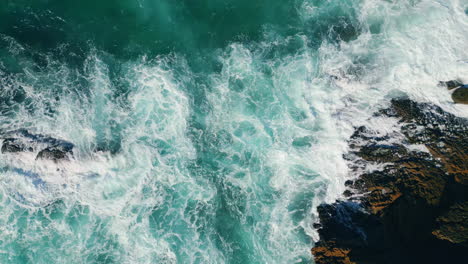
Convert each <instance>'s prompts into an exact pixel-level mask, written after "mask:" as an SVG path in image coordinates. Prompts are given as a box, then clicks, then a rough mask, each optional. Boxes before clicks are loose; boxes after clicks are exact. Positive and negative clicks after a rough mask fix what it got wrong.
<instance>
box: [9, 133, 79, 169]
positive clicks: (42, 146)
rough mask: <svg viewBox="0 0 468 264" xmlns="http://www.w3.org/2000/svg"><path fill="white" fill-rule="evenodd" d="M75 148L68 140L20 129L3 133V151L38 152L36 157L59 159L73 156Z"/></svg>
mask: <svg viewBox="0 0 468 264" xmlns="http://www.w3.org/2000/svg"><path fill="white" fill-rule="evenodd" d="M73 148H74V145H73V144H72V143H70V142H68V141H65V140H61V139H56V138H53V137H50V136H45V135H41V134H34V133H30V132H29V131H28V130H26V129H19V130H14V131H10V132H7V133H5V134H4V135H3V142H2V148H1V152H2V153H18V152H38V154H37V156H36V159H48V160H53V161H59V160H68V159H69V158H70V157H71V156H73Z"/></svg>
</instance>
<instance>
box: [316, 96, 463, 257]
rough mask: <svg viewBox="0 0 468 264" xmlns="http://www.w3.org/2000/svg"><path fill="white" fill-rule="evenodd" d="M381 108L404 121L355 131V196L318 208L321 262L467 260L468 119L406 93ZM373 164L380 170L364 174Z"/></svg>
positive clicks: (351, 185) (349, 184)
mask: <svg viewBox="0 0 468 264" xmlns="http://www.w3.org/2000/svg"><path fill="white" fill-rule="evenodd" d="M459 89H465V90H467V91H468V89H467V88H459ZM377 115H384V116H389V117H392V118H398V119H399V120H400V124H401V126H398V127H396V128H395V131H392V132H390V133H389V134H387V135H381V134H379V133H376V132H374V131H372V130H370V129H368V128H365V127H360V128H357V129H356V131H355V133H354V134H353V136H352V137H351V139H350V142H349V145H350V148H351V152H350V154H348V155H347V156H346V158H347V159H348V160H349V161H350V168H351V173H358V174H357V175H354V176H355V177H353V178H355V180H349V181H347V182H346V186H347V187H348V188H349V189H348V190H347V194H349V193H352V194H353V195H352V196H350V195H347V196H345V197H348V198H347V200H345V201H337V202H335V203H333V204H331V205H330V204H324V205H320V206H319V207H318V213H319V218H320V226H319V227H320V228H319V229H318V232H319V235H320V241H319V242H318V243H317V244H316V247H315V248H314V249H313V251H312V252H313V254H314V256H315V261H316V263H317V264H325V263H341V264H343V263H356V264H368V263H369V264H370V263H372V264H381V263H382V264H387V263H388V264H390V263H400V264H403V263H408V264H409V263H425V264H432V263H434V264H435V263H438V264H439V263H468V254H466V252H467V250H468V201H467V200H468V199H467V198H468V120H467V119H464V118H459V117H456V116H454V115H451V114H449V113H446V112H444V111H443V110H442V109H440V108H439V107H436V106H434V105H430V104H418V103H415V102H413V101H410V100H408V99H399V100H392V106H391V107H390V108H389V109H384V110H382V111H380V112H379V114H377ZM395 139H400V140H401V144H394V143H392V145H389V143H388V142H395ZM409 144H414V145H419V146H424V147H425V148H426V149H427V150H428V151H416V150H410V149H409V148H407V147H406V146H407V145H409ZM376 163H378V164H380V165H381V166H382V167H383V169H382V170H378V171H373V172H367V173H362V172H363V171H366V170H365V168H366V166H367V164H376Z"/></svg>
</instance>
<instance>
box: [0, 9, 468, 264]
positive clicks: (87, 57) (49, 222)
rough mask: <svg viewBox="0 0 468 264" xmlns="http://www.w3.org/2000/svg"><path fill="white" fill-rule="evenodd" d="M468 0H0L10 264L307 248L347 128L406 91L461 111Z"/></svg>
mask: <svg viewBox="0 0 468 264" xmlns="http://www.w3.org/2000/svg"><path fill="white" fill-rule="evenodd" d="M467 43H468V1H467V0H290V1H284V0H198V1H193V0H177V1H176V0H159V1H158V0H101V1H91V0H81V1H71V0H70V1H64V0H2V1H1V2H0V113H1V115H0V136H1V135H3V134H4V133H6V132H8V131H11V130H15V129H27V130H28V131H30V132H32V133H37V134H44V135H49V136H52V137H55V138H59V139H63V140H67V141H70V142H72V143H73V144H75V149H74V157H73V158H72V159H71V160H70V161H64V162H59V163H54V162H48V161H43V160H37V161H36V160H35V153H19V154H12V153H1V154H0V263H242V264H243V263H313V257H312V255H311V253H310V249H311V248H312V246H313V244H314V241H316V240H317V239H318V237H317V233H316V231H315V230H314V228H313V227H312V225H313V223H314V222H315V221H316V220H317V219H316V212H315V210H316V207H317V206H318V205H319V204H320V203H323V202H331V201H333V200H334V199H336V198H339V197H340V195H341V193H342V192H343V190H344V182H345V181H346V180H347V179H348V178H347V177H348V176H347V175H348V171H347V164H346V162H345V161H344V160H343V158H342V156H343V154H344V153H346V151H347V148H348V147H347V143H346V140H347V138H348V137H349V136H350V135H351V134H352V133H353V128H354V127H356V126H359V125H363V124H366V125H368V126H373V127H379V128H381V129H385V127H386V125H387V123H385V122H380V123H370V122H369V121H368V118H369V117H370V116H371V115H372V113H373V112H375V111H376V110H377V109H379V108H380V107H384V106H385V105H387V104H388V102H389V100H390V99H391V98H393V97H396V96H402V95H405V96H409V97H410V98H412V99H414V100H417V101H424V102H432V103H434V104H437V105H439V106H441V107H443V108H444V109H445V110H447V111H450V112H452V113H455V114H457V115H460V116H468V111H467V110H468V107H467V106H463V105H454V104H452V103H451V99H450V93H449V92H448V91H446V90H445V89H443V88H441V87H438V86H437V83H438V81H440V80H452V79H457V78H460V79H462V80H463V81H465V82H468V44H467Z"/></svg>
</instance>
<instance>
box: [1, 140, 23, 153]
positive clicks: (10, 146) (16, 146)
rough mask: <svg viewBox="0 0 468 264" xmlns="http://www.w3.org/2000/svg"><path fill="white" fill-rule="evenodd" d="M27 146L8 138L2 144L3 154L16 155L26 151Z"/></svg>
mask: <svg viewBox="0 0 468 264" xmlns="http://www.w3.org/2000/svg"><path fill="white" fill-rule="evenodd" d="M26 149H27V148H26V146H24V144H22V143H21V142H20V141H18V140H15V139H14V138H7V139H4V140H3V144H2V153H7V152H10V153H15V152H22V151H26Z"/></svg>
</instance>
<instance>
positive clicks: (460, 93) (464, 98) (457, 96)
mask: <svg viewBox="0 0 468 264" xmlns="http://www.w3.org/2000/svg"><path fill="white" fill-rule="evenodd" d="M452 100H453V101H454V102H455V103H457V104H468V87H464V86H462V87H460V88H458V89H456V90H455V92H453V93H452Z"/></svg>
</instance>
